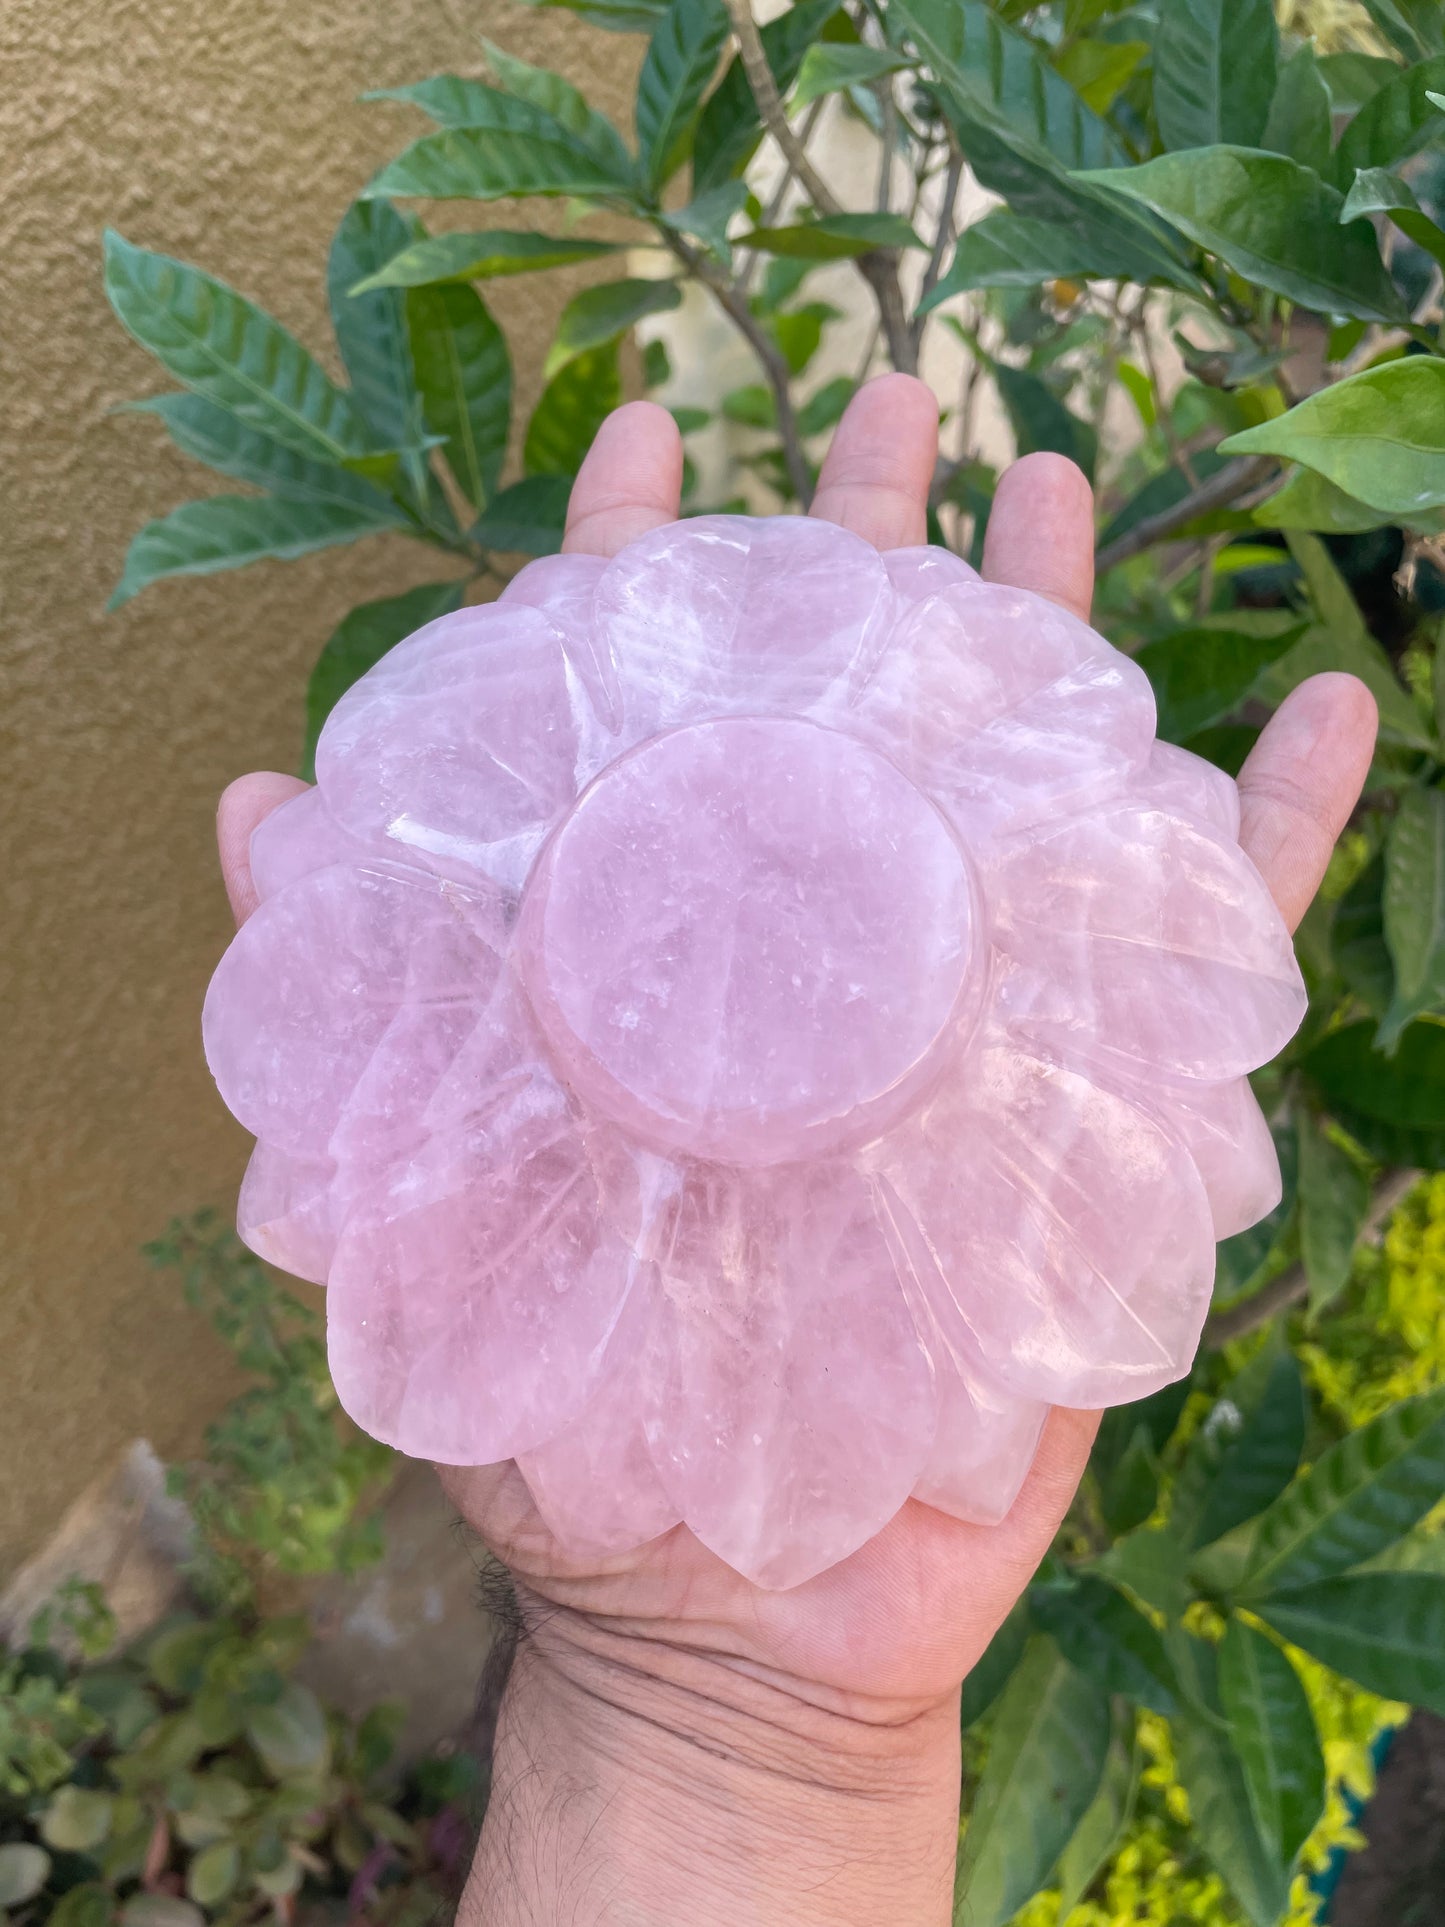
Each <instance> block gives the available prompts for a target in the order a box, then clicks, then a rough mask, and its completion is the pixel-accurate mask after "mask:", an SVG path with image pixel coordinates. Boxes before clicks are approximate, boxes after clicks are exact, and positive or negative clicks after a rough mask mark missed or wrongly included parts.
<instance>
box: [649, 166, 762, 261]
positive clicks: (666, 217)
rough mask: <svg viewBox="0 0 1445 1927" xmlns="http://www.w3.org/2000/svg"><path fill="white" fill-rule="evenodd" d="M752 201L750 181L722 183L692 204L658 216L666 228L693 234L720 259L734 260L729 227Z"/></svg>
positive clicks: (689, 203) (711, 188) (680, 232)
mask: <svg viewBox="0 0 1445 1927" xmlns="http://www.w3.org/2000/svg"><path fill="white" fill-rule="evenodd" d="M747 198H748V184H747V182H746V181H722V182H721V183H719V185H718V186H717V187H710V188H708V189H706V190H705V191H704V192H703V193H701V194H699V195H697V196H696V197H695V198H694V199H693V200H691V201H689V202H688V203H687V205H686V206H685V207H680V208H676V209H673V210H671V211H669V212H667V213H665V214H661V215H659V216H658V219H659V220H660V221H661V223H662V225H663V226H664V227H668V228H671V229H673V230H674V231H675V232H676V233H679V234H690V235H692V236H693V237H694V238H695V239H696V240H699V241H701V242H702V244H703V246H704V247H705V248H707V250H708V251H709V253H711V254H715V255H717V257H718V258H719V260H722V261H730V260H731V259H732V244H731V242H730V241H729V239H728V228H729V226H730V225H731V223H732V221H733V219H734V217H735V216H736V214H737V213H738V210H739V209H740V208H741V207H742V206H743V204H744V202H745V201H746V200H747Z"/></svg>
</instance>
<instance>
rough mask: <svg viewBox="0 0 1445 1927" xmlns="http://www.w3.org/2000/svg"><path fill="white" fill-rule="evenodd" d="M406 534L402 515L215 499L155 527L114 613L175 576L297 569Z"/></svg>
mask: <svg viewBox="0 0 1445 1927" xmlns="http://www.w3.org/2000/svg"><path fill="white" fill-rule="evenodd" d="M402 526H405V525H404V524H403V522H402V519H401V516H400V514H399V513H398V512H397V511H395V510H390V511H387V510H386V509H385V508H384V507H383V510H382V511H381V512H377V511H374V510H371V509H369V508H353V507H349V506H346V505H344V504H340V503H328V502H305V501H290V500H286V499H285V498H283V497H281V496H274V495H210V496H206V497H205V498H204V499H203V500H201V501H199V502H183V503H182V504H181V506H180V507H179V508H178V509H172V511H171V513H170V514H169V515H163V516H162V517H161V518H160V519H159V520H158V521H155V522H147V523H146V525H145V527H144V528H143V529H141V530H140V532H139V533H138V534H137V535H136V536H135V537H134V538H133V539H132V541H131V545H130V547H129V549H127V551H126V557H125V568H124V569H123V570H122V572H121V578H120V581H119V582H118V583H117V584H116V587H115V593H114V594H113V595H112V596H111V598H110V601H109V602H108V603H107V605H106V606H107V608H110V609H118V608H120V606H121V605H122V603H126V602H129V601H130V599H131V597H132V596H134V595H139V594H140V592H141V590H142V589H145V588H149V586H150V585H151V583H152V582H159V581H161V580H162V578H163V577H165V576H172V575H214V574H215V573H216V572H217V570H219V569H240V568H244V567H245V565H246V564H247V563H248V562H260V561H262V560H265V559H268V558H269V559H271V560H273V561H278V562H289V561H292V560H294V558H295V557H297V556H300V555H310V554H312V553H313V552H314V551H315V550H317V549H332V548H335V547H337V545H338V544H340V543H343V542H355V541H357V540H358V539H359V538H360V537H361V536H363V535H375V534H376V533H377V532H378V531H379V530H381V529H388V528H390V529H394V528H397V527H402Z"/></svg>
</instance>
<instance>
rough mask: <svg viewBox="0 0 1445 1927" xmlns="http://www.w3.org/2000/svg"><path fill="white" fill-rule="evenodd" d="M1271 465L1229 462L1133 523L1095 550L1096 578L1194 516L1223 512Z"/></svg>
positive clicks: (1267, 459)
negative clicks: (1178, 498)
mask: <svg viewBox="0 0 1445 1927" xmlns="http://www.w3.org/2000/svg"><path fill="white" fill-rule="evenodd" d="M1274 466H1275V462H1274V459H1273V457H1272V456H1269V455H1254V456H1249V457H1247V458H1246V459H1244V460H1242V461H1238V462H1231V463H1230V464H1229V465H1228V467H1226V468H1221V469H1220V470H1218V472H1217V473H1216V474H1213V475H1211V476H1210V477H1209V478H1208V480H1207V481H1203V482H1201V483H1200V484H1199V486H1198V488H1196V489H1193V490H1192V491H1191V492H1190V493H1189V494H1188V495H1186V496H1185V497H1184V499H1183V501H1181V502H1176V503H1175V504H1174V505H1173V507H1172V508H1167V509H1160V510H1159V512H1158V514H1157V515H1146V516H1145V517H1144V519H1143V521H1141V522H1136V523H1135V524H1134V526H1133V528H1132V529H1129V530H1127V531H1126V532H1125V533H1124V534H1123V535H1121V536H1119V537H1118V539H1117V540H1116V541H1113V542H1110V543H1109V544H1108V545H1107V546H1106V547H1105V548H1102V549H1100V550H1099V552H1098V554H1097V555H1096V556H1095V557H1094V567H1095V569H1096V570H1097V571H1098V573H1099V574H1100V575H1103V574H1104V572H1105V570H1106V569H1113V568H1117V567H1118V565H1119V563H1121V562H1127V561H1128V560H1129V558H1130V557H1131V556H1135V555H1142V554H1143V552H1144V550H1145V549H1147V548H1151V547H1152V546H1153V545H1154V543H1156V542H1164V541H1167V540H1168V538H1169V537H1170V536H1171V535H1176V534H1177V533H1178V532H1179V530H1180V529H1182V528H1187V527H1188V525H1189V523H1191V522H1192V521H1193V520H1194V518H1195V516H1196V515H1204V514H1206V513H1207V512H1208V510H1210V509H1220V508H1227V507H1228V506H1229V504H1230V503H1231V502H1237V501H1238V500H1239V498H1240V496H1241V495H1247V494H1248V493H1249V491H1250V490H1251V489H1252V488H1254V487H1255V486H1256V485H1257V484H1258V483H1260V482H1262V481H1263V480H1264V478H1265V477H1266V475H1268V474H1269V473H1270V471H1271V470H1272V469H1273V468H1274Z"/></svg>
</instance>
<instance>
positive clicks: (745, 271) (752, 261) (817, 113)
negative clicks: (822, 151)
mask: <svg viewBox="0 0 1445 1927" xmlns="http://www.w3.org/2000/svg"><path fill="white" fill-rule="evenodd" d="M827 104H828V102H827V98H826V96H820V97H819V98H818V99H817V100H815V101H814V102H813V104H812V106H811V107H810V108H809V109H808V111H807V113H806V114H804V116H803V121H802V126H801V128H800V129H799V135H798V137H799V139H800V140H801V141H802V143H803V145H804V147H806V146H807V144H808V142H809V141H810V140H811V139H812V138H813V130H814V128H815V127H816V126H817V125H818V121H819V119H820V118H821V116H822V112H823V109H824V108H825V107H826V106H827ZM796 179H797V176H796V175H795V174H794V172H793V164H792V162H791V161H789V160H786V159H785V160H784V162H783V172H782V175H781V177H780V178H779V181H778V184H777V186H776V187H775V188H774V189H773V192H772V195H771V196H770V198H769V200H768V204H767V206H766V207H765V208H764V209H763V218H762V220H761V222H760V223H759V226H761V227H776V226H777V222H778V216H779V215H780V214H781V213H782V211H783V208H784V206H785V204H786V202H787V199H788V190H789V188H790V187H791V186H792V185H793V182H794V181H795V180H796ZM762 258H763V256H762V250H761V249H759V248H749V249H747V251H746V258H745V259H744V261H743V265H742V267H741V268H740V269H739V270H738V273H737V275H736V277H735V281H736V285H737V288H738V291H739V293H740V294H747V293H748V292H749V290H750V289H751V287H752V284H753V277H754V276H755V275H756V274H757V271H758V265H759V263H760V262H761V261H762Z"/></svg>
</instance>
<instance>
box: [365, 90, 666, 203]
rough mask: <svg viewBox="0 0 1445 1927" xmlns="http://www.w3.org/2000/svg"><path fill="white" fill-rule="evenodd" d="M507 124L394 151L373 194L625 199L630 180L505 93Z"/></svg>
mask: <svg viewBox="0 0 1445 1927" xmlns="http://www.w3.org/2000/svg"><path fill="white" fill-rule="evenodd" d="M497 98H498V99H499V100H500V101H503V102H505V103H506V105H507V108H508V110H509V111H508V113H507V114H506V115H503V114H497V115H495V116H494V119H496V120H498V121H501V120H503V119H507V120H509V121H510V122H511V123H512V124H510V125H505V126H503V125H496V126H486V127H476V126H466V127H444V128H442V129H441V131H440V132H439V133H435V134H424V135H423V136H422V138H421V139H420V140H418V141H413V142H412V144H411V146H410V147H408V148H406V149H405V151H404V152H402V153H401V154H398V156H397V157H396V159H395V160H394V161H391V162H390V163H389V164H388V165H387V166H386V167H384V168H383V169H382V170H381V172H380V173H379V174H378V175H377V177H376V179H375V180H374V181H372V183H371V184H370V186H369V187H367V188H366V189H365V194H366V196H367V197H368V198H374V197H376V196H378V195H403V196H406V195H421V196H425V197H426V198H427V199H428V200H434V201H499V200H503V199H506V198H508V197H510V196H512V195H517V196H522V195H528V194H543V195H550V194H576V195H581V196H583V197H584V198H586V197H588V196H591V197H593V198H597V199H602V200H607V199H613V198H618V199H622V200H626V199H627V197H628V196H629V194H630V193H631V186H632V184H631V181H630V180H629V179H627V178H624V177H621V176H619V175H618V174H617V173H616V172H615V170H613V169H610V168H607V167H604V166H603V165H602V163H601V161H599V160H598V159H597V157H596V155H595V154H592V153H590V152H589V151H588V149H587V148H585V147H581V146H579V145H578V144H577V142H575V141H574V140H572V139H571V138H570V136H569V135H567V134H566V133H565V132H564V130H563V129H561V128H560V127H558V126H557V123H556V122H555V121H553V120H551V119H550V118H549V117H548V116H547V115H545V114H539V113H538V112H537V110H536V109H535V108H533V107H529V106H528V105H527V103H526V102H525V101H518V100H513V99H511V97H510V96H509V95H507V94H499V95H498V96H497Z"/></svg>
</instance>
